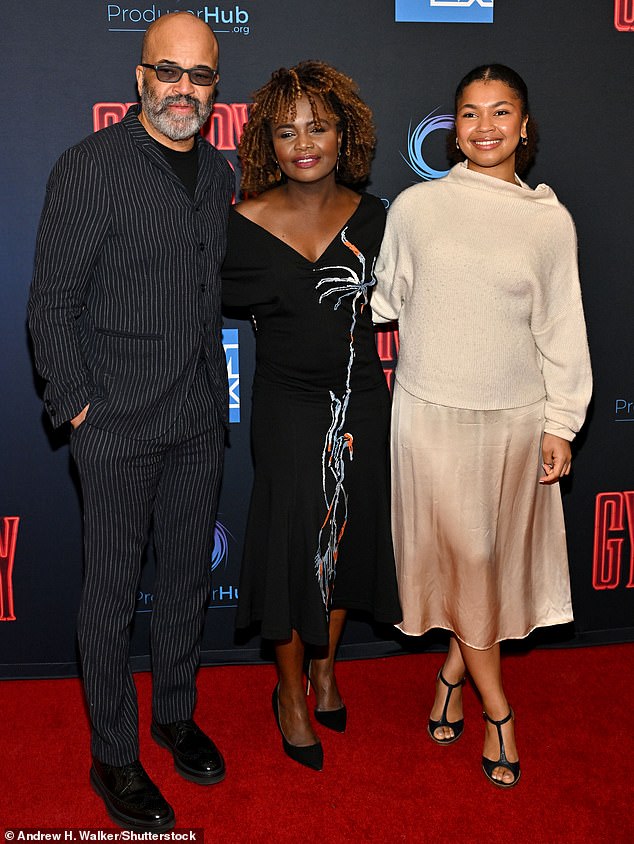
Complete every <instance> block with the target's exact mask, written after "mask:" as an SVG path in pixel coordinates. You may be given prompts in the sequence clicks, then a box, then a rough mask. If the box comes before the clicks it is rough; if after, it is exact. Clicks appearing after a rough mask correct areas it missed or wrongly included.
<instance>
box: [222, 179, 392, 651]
mask: <svg viewBox="0 0 634 844" xmlns="http://www.w3.org/2000/svg"><path fill="white" fill-rule="evenodd" d="M384 225H385V211H384V208H383V204H382V203H381V201H380V200H379V199H377V198H376V197H374V196H369V195H363V196H362V198H361V201H360V203H359V205H358V207H357V209H356V211H355V212H354V213H353V214H352V216H351V217H350V219H349V220H348V222H347V223H346V224H345V226H344V227H343V229H342V230H341V231H340V232H339V233H338V234H337V235H336V237H335V238H334V239H333V240H332V242H331V243H330V244H329V246H328V247H327V248H326V249H325V251H324V252H323V254H322V255H321V256H320V257H319V258H318V259H317V260H316V261H314V262H311V261H309V260H308V259H306V258H304V257H303V256H302V255H300V254H299V253H298V252H296V251H295V250H294V249H293V248H291V247H290V246H288V245H287V244H286V243H284V242H283V241H282V240H280V239H279V238H277V237H275V236H274V235H272V234H270V233H269V232H267V231H266V230H265V229H264V228H262V227H261V226H259V225H257V224H256V223H253V222H251V221H250V220H248V219H246V218H245V217H243V216H242V215H241V214H239V213H238V212H237V211H235V210H232V211H231V214H230V221H229V242H228V248H227V257H226V259H225V266H224V269H223V281H224V285H223V288H224V289H223V300H224V303H225V305H228V306H231V307H244V308H248V312H249V313H250V314H251V315H252V317H253V319H254V322H255V327H256V369H255V378H254V383H253V414H252V420H251V428H252V440H253V454H254V462H255V476H254V484H253V492H252V496H251V504H250V509H249V518H248V524H247V530H246V537H245V547H244V556H243V561H242V570H241V575H240V586H239V599H238V613H237V625H238V627H246V626H249V625H250V624H251V623H252V622H254V621H261V622H262V635H263V636H264V637H265V638H269V639H278V640H282V639H288V638H290V636H291V631H292V630H293V629H295V630H297V632H298V633H299V635H300V636H301V638H302V639H303V640H304V641H305V642H307V643H309V644H313V645H326V644H327V642H328V613H329V611H330V610H331V609H339V608H345V609H358V610H363V611H366V612H368V613H370V614H371V615H372V616H373V617H374V618H375V619H376V620H377V621H381V622H387V623H391V624H393V623H397V622H398V621H400V619H401V611H400V606H399V601H398V592H397V585H396V576H395V570H394V558H393V553H392V542H391V534H390V512H389V466H388V459H389V458H388V429H389V417H390V397H389V392H388V389H387V385H386V381H385V376H384V374H383V370H382V367H381V363H380V361H379V358H378V354H377V351H376V346H375V342H374V331H373V327H372V321H371V313H370V307H369V304H368V299H369V294H370V288H371V287H372V286H373V285H374V283H375V279H374V275H373V269H374V262H375V259H376V255H377V253H378V250H379V246H380V244H381V238H382V236H383V228H384Z"/></svg>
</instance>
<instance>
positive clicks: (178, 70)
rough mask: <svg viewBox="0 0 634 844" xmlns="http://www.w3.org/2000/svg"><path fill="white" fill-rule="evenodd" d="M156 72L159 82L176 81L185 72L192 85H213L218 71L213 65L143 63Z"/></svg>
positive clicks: (142, 65)
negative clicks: (183, 65) (180, 65)
mask: <svg viewBox="0 0 634 844" xmlns="http://www.w3.org/2000/svg"><path fill="white" fill-rule="evenodd" d="M141 67H147V68H148V70H153V71H154V73H156V78H157V79H158V81H159V82H169V83H172V84H173V83H174V82H178V81H179V79H180V78H181V76H182V75H183V74H184V73H186V74H187V75H188V76H189V79H190V81H191V83H192V85H205V86H209V85H213V84H214V82H215V81H216V77H217V76H218V71H217V70H215V69H214V68H213V67H179V66H178V65H177V64H143V63H141Z"/></svg>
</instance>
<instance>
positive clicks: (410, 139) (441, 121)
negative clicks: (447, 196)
mask: <svg viewBox="0 0 634 844" xmlns="http://www.w3.org/2000/svg"><path fill="white" fill-rule="evenodd" d="M437 111H438V109H437V108H436V109H434V111H432V112H431V113H430V114H428V115H427V117H425V118H423V120H421V122H420V123H419V124H418V126H417V127H416V128H415V129H414V130H412V124H411V122H410V124H409V131H408V133H407V156H408V157H407V158H406V157H405V156H404V155H403V153H401V156H402V158H403V160H404V161H406V162H407V163H408V164H409V166H410V167H411V168H412V170H413V171H414V172H415V173H417V174H418V175H419V176H420V177H421V179H424V180H425V181H430V180H431V179H440V178H441V177H442V176H446V175H447V173H448V172H449V170H436V169H435V168H434V167H431V166H430V165H429V164H428V163H427V161H426V160H425V156H424V154H423V145H424V143H425V140H426V138H427V137H428V136H429V135H430V134H431V133H432V132H436V131H437V130H439V129H444V130H449V129H452V128H453V125H454V119H453V115H451V114H436V112H437Z"/></svg>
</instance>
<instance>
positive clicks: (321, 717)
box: [315, 704, 348, 733]
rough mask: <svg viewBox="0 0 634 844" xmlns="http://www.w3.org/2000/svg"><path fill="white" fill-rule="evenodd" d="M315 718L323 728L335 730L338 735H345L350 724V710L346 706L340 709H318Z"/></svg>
mask: <svg viewBox="0 0 634 844" xmlns="http://www.w3.org/2000/svg"><path fill="white" fill-rule="evenodd" d="M315 718H316V719H317V720H318V721H319V723H320V724H321V725H322V727H327V728H328V729H329V730H334V731H335V732H336V733H345V731H346V724H347V723H348V710H347V709H346V706H345V704H344V705H343V706H340V707H339V709H316V710H315Z"/></svg>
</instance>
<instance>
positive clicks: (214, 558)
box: [211, 522, 230, 571]
mask: <svg viewBox="0 0 634 844" xmlns="http://www.w3.org/2000/svg"><path fill="white" fill-rule="evenodd" d="M229 536H230V534H229V531H228V530H227V528H226V527H225V526H224V525H223V524H222V523H221V522H216V526H215V528H214V550H213V552H212V554H211V570H212V571H215V570H216V569H217V568H218V566H219V565H221V564H223V563H224V565H225V566H226V565H227V561H228V559H229Z"/></svg>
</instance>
